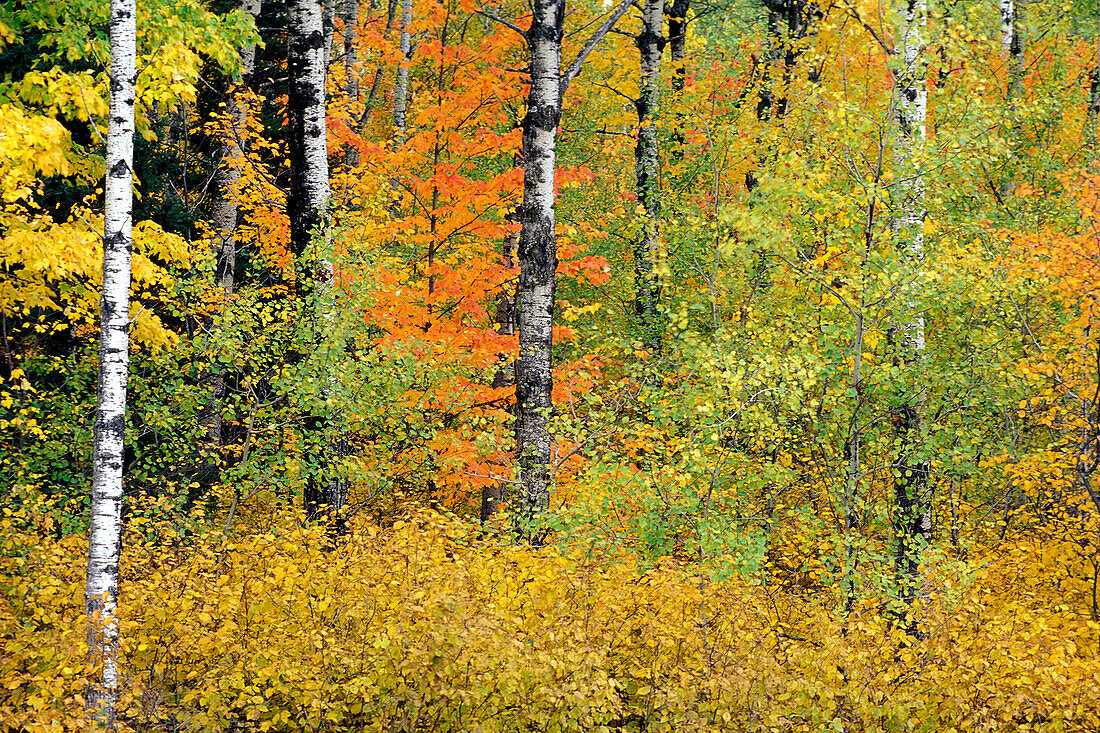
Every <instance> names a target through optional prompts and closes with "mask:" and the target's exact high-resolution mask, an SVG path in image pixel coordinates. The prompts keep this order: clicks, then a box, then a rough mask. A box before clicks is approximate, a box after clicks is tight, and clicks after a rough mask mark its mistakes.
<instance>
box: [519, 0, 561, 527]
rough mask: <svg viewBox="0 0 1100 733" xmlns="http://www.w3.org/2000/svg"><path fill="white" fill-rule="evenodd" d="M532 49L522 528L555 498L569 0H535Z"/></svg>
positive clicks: (524, 239) (522, 307)
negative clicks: (560, 157)
mask: <svg viewBox="0 0 1100 733" xmlns="http://www.w3.org/2000/svg"><path fill="white" fill-rule="evenodd" d="M533 10H534V12H533V14H532V19H531V28H530V29H529V30H528V31H527V34H526V35H527V44H528V47H529V50H530V63H531V90H530V93H529V95H528V98H527V114H526V115H525V116H524V118H523V122H522V126H523V161H524V169H523V204H522V205H521V206H520V210H519V219H520V234H519V246H518V254H519V298H518V316H519V360H518V362H517V363H516V426H515V429H516V457H517V460H518V462H519V473H520V475H519V487H518V491H517V493H518V495H517V496H516V502H515V507H514V510H515V512H516V515H517V519H518V521H519V525H520V534H521V536H523V537H525V538H526V539H527V540H529V541H530V542H531V543H532V544H536V545H537V544H541V542H542V537H541V535H540V534H539V533H533V532H530V531H529V530H528V529H527V527H529V525H530V522H531V520H533V519H534V518H535V516H536V515H538V514H539V513H540V512H542V511H543V510H544V509H546V508H547V507H548V506H549V504H550V482H551V467H552V463H553V455H552V450H553V446H552V441H551V438H550V430H549V422H550V412H551V409H552V408H551V389H552V387H553V371H552V370H553V359H552V355H551V348H552V344H553V333H552V322H553V318H554V290H555V285H556V282H555V270H556V269H557V266H558V247H557V240H556V239H555V232H554V223H555V222H554V173H555V160H556V155H557V135H558V122H559V121H560V119H561V91H560V84H561V39H562V23H563V21H564V18H565V0H535V2H534V9H533Z"/></svg>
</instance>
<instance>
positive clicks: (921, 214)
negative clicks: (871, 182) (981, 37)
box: [892, 0, 932, 632]
mask: <svg viewBox="0 0 1100 733" xmlns="http://www.w3.org/2000/svg"><path fill="white" fill-rule="evenodd" d="M926 15H927V9H926V6H925V3H924V0H908V1H907V2H906V3H905V5H903V6H902V7H901V8H900V9H899V25H898V31H897V37H896V38H897V40H896V49H897V58H896V59H895V61H894V65H892V72H893V75H894V93H893V104H894V105H895V106H896V107H895V118H894V122H895V130H896V137H895V142H894V190H893V207H894V220H893V230H894V235H895V237H896V241H897V246H898V248H899V250H900V252H899V254H900V256H901V258H902V259H903V261H904V262H906V263H907V265H908V266H909V269H910V273H909V281H908V282H907V283H906V284H905V285H904V287H903V289H902V292H901V294H900V297H899V298H898V302H897V309H896V314H897V318H898V323H897V327H896V328H897V333H896V335H895V338H896V339H898V340H900V343H899V344H898V348H899V353H900V358H901V361H903V362H904V363H905V364H906V365H908V366H909V368H910V371H911V372H912V373H913V374H914V375H915V376H914V377H913V378H912V379H910V380H906V381H905V383H904V384H903V386H902V387H901V394H900V395H899V396H898V406H897V407H896V408H895V411H894V417H893V422H894V425H895V429H896V434H897V441H898V450H897V456H896V461H895V464H894V501H895V513H896V517H895V520H894V521H895V528H896V532H897V554H896V558H895V568H896V573H897V575H898V580H899V584H900V587H901V596H902V600H903V601H905V603H906V605H912V603H913V602H914V600H916V597H917V590H918V586H919V583H920V562H921V553H922V550H923V548H924V547H925V546H927V545H928V544H929V543H930V542H931V540H932V505H931V496H930V495H929V490H930V486H931V484H930V481H929V463H928V458H927V457H926V456H925V455H924V442H923V439H922V432H923V430H924V427H925V392H924V390H925V386H924V384H923V382H922V379H921V375H922V374H923V366H924V359H925V325H924V315H923V312H922V310H921V308H922V306H921V303H920V296H921V292H920V290H919V288H920V285H919V274H920V271H921V269H922V267H923V265H924V220H925V217H926V216H927V204H926V202H925V190H924V178H923V173H922V171H921V162H920V157H919V154H920V152H921V148H922V146H923V144H924V137H925V120H926V119H927V114H928V88H927V85H926V76H925V65H926V61H925V58H924V28H925V24H926V22H927V21H926ZM916 628H917V626H916V621H915V619H911V620H910V621H909V629H910V630H911V631H913V632H915V631H916Z"/></svg>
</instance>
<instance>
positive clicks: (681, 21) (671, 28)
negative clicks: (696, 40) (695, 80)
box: [667, 0, 691, 94]
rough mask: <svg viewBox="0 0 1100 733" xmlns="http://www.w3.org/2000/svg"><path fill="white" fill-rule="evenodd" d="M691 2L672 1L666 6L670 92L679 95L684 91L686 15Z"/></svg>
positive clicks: (682, 0)
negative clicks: (670, 74)
mask: <svg viewBox="0 0 1100 733" xmlns="http://www.w3.org/2000/svg"><path fill="white" fill-rule="evenodd" d="M690 8H691V0H672V4H671V5H669V6H668V10H667V12H668V51H669V60H670V61H671V62H672V91H673V93H675V94H679V93H680V92H682V91H684V83H685V81H686V79H687V66H685V64H684V60H685V59H686V58H687V31H688V24H687V22H688V21H687V15H688V10H689V9H690Z"/></svg>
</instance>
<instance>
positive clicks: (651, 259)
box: [634, 0, 665, 352]
mask: <svg viewBox="0 0 1100 733" xmlns="http://www.w3.org/2000/svg"><path fill="white" fill-rule="evenodd" d="M663 19H664V0H645V5H644V7H643V9H642V31H641V33H639V34H638V36H637V37H635V39H634V43H635V45H637V47H638V54H639V58H640V62H639V69H640V75H641V78H640V83H639V91H640V94H639V97H638V101H637V103H636V107H637V111H638V142H637V144H636V146H635V148H634V174H635V190H636V192H637V195H638V201H639V202H641V204H642V206H643V207H644V208H645V220H644V221H643V223H642V231H641V232H640V234H639V236H638V239H637V240H635V243H634V289H635V292H634V313H635V315H636V316H637V317H638V321H639V325H641V327H642V330H643V332H644V334H645V343H646V348H648V349H649V350H650V351H652V352H656V351H658V350H660V346H661V335H660V323H659V320H658V318H657V300H658V298H659V289H658V287H659V286H658V282H657V277H656V275H655V274H654V268H655V266H656V264H657V256H658V252H657V249H658V232H657V217H658V213H659V208H660V190H659V189H660V170H659V168H660V158H659V154H658V152H659V151H658V143H657V130H656V128H655V126H654V125H653V110H654V108H655V107H656V106H657V100H658V95H659V93H660V81H661V74H660V71H661V54H662V52H663V50H664V47H665V39H664V37H663V36H662V35H661V24H662V21H663Z"/></svg>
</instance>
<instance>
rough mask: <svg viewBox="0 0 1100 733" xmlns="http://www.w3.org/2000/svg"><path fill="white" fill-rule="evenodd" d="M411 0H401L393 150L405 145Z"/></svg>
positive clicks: (410, 47) (394, 101)
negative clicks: (399, 60) (399, 53)
mask: <svg viewBox="0 0 1100 733" xmlns="http://www.w3.org/2000/svg"><path fill="white" fill-rule="evenodd" d="M410 25H412V0H401V41H400V49H401V59H402V61H401V65H400V66H398V67H397V84H396V85H395V86H394V89H393V129H394V134H393V149H394V150H395V151H396V150H397V149H398V148H400V147H401V146H402V145H404V144H405V126H406V122H407V117H408V105H409V56H410V54H411V51H412V36H410V35H409V26H410Z"/></svg>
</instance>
